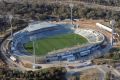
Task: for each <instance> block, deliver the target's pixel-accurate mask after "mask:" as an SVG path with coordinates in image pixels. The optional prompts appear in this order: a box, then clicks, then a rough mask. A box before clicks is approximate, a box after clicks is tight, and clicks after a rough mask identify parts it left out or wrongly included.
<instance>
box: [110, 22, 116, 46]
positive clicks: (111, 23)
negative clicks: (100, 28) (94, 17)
mask: <svg viewBox="0 0 120 80" xmlns="http://www.w3.org/2000/svg"><path fill="white" fill-rule="evenodd" d="M110 25H111V27H112V37H111V46H113V36H114V25H115V20H111V21H110Z"/></svg>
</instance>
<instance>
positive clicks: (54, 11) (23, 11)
mask: <svg viewBox="0 0 120 80" xmlns="http://www.w3.org/2000/svg"><path fill="white" fill-rule="evenodd" d="M86 1H90V0H86ZM95 1H96V0H95ZM98 1H102V0H98ZM109 1H110V0H109ZM92 2H93V1H92ZM8 13H11V14H12V15H15V16H16V17H17V18H20V19H28V20H59V19H66V18H70V16H71V15H70V7H69V5H63V4H52V3H51V4H48V3H47V4H45V3H41V4H39V3H36V4H30V3H22V4H21V3H16V2H14V3H8V2H5V1H4V2H0V14H1V15H7V14H8ZM119 17H120V12H114V11H109V10H103V9H93V8H87V7H84V6H83V5H75V6H74V8H73V18H87V19H108V20H109V19H115V20H116V21H117V22H118V23H117V26H119V23H120V20H119ZM0 24H1V26H2V25H7V24H6V23H5V19H3V20H2V21H1V23H0ZM1 30H3V29H1Z"/></svg>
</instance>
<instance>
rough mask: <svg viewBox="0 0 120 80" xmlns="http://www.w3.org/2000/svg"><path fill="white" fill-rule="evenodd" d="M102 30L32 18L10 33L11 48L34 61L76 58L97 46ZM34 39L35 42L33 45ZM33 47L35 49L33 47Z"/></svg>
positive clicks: (19, 54)
mask: <svg viewBox="0 0 120 80" xmlns="http://www.w3.org/2000/svg"><path fill="white" fill-rule="evenodd" d="M104 40H105V37H104V35H103V34H101V33H99V32H97V31H95V30H92V29H82V28H79V27H77V26H75V25H71V24H55V23H49V22H34V23H31V24H29V26H28V27H26V28H24V29H23V30H20V31H18V32H16V33H14V35H13V41H12V42H11V46H10V47H11V52H12V55H13V56H14V57H17V58H19V59H21V60H22V59H24V60H28V61H31V62H33V56H34V54H32V53H35V56H36V58H35V59H36V63H39V61H40V60H44V61H45V62H47V63H48V62H53V61H75V60H79V59H80V58H81V57H84V56H86V55H89V54H91V53H92V52H93V51H94V50H97V49H99V47H100V45H101V44H102V43H103V42H104ZM33 43H34V45H33ZM33 47H34V49H33Z"/></svg>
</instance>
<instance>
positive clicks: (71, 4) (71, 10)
mask: <svg viewBox="0 0 120 80" xmlns="http://www.w3.org/2000/svg"><path fill="white" fill-rule="evenodd" d="M70 2H71V3H70V4H69V6H70V12H71V24H73V7H74V5H73V3H72V0H71V1H70Z"/></svg>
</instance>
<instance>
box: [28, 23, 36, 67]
mask: <svg viewBox="0 0 120 80" xmlns="http://www.w3.org/2000/svg"><path fill="white" fill-rule="evenodd" d="M29 29H30V25H29ZM30 41H32V47H33V66H32V68H33V69H35V52H36V51H35V42H34V40H33V37H32V36H30Z"/></svg>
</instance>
